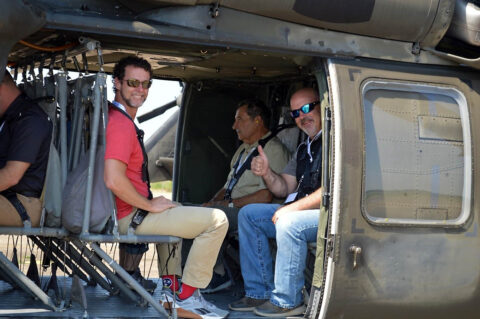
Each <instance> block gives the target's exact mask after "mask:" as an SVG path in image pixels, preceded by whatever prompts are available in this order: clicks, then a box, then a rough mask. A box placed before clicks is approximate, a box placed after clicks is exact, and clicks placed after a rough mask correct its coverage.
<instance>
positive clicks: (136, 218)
mask: <svg viewBox="0 0 480 319" xmlns="http://www.w3.org/2000/svg"><path fill="white" fill-rule="evenodd" d="M147 214H148V212H147V211H146V210H144V209H140V208H138V209H137V211H136V212H135V215H133V218H132V220H131V222H130V226H129V227H128V228H129V233H130V228H132V229H133V231H135V229H137V227H138V225H140V224H141V223H142V222H143V220H144V219H145V217H146V216H147Z"/></svg>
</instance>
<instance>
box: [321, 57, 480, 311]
mask: <svg viewBox="0 0 480 319" xmlns="http://www.w3.org/2000/svg"><path fill="white" fill-rule="evenodd" d="M329 72H330V78H331V87H332V92H333V94H332V96H331V99H332V100H331V101H332V105H333V110H334V115H333V118H334V121H335V123H334V126H335V137H334V141H335V142H334V158H335V176H334V188H333V195H332V196H333V199H332V202H333V204H332V228H331V229H330V230H331V233H332V235H333V236H334V243H335V246H334V251H333V253H332V254H331V256H330V257H329V258H328V259H327V262H328V265H329V267H328V271H327V274H326V286H325V287H326V288H325V289H326V290H325V293H324V304H323V305H322V311H321V317H322V318H356V319H358V318H435V319H441V318H472V317H475V315H476V311H477V309H478V307H477V306H476V301H478V299H479V298H480V288H479V287H480V269H479V267H478V261H479V260H480V237H479V234H478V219H479V209H478V208H479V207H478V206H479V201H478V195H479V194H477V193H478V190H477V188H476V187H475V182H476V181H477V180H479V175H478V174H479V173H478V172H477V171H476V170H475V168H474V165H475V158H476V157H478V156H479V155H480V153H479V151H478V149H477V148H476V147H475V145H477V144H478V142H479V138H480V135H479V133H478V131H479V130H478V127H477V126H478V125H477V123H480V122H479V121H480V112H479V110H478V108H476V106H477V105H479V103H480V94H479V92H480V77H479V76H478V74H476V73H474V72H468V71H465V70H462V69H454V68H435V67H430V68H426V67H418V66H414V65H406V64H386V63H379V62H375V61H369V62H366V61H358V60H356V61H349V62H346V61H340V60H330V61H329ZM368 81H378V82H384V83H385V86H384V89H385V90H388V85H390V83H401V85H407V86H411V89H412V90H416V88H417V87H419V86H420V87H421V86H429V87H430V88H431V90H438V92H444V91H445V90H454V91H456V92H458V94H459V96H463V97H464V98H465V101H464V102H465V103H464V106H465V109H463V111H462V112H463V113H462V112H461V118H462V127H463V128H467V129H464V130H463V136H462V139H463V144H464V145H465V146H463V152H464V154H465V160H464V162H463V163H465V165H467V164H468V163H470V164H471V165H472V166H471V167H470V168H468V167H467V166H465V167H464V168H463V172H464V177H463V178H464V181H465V183H464V184H463V187H465V185H467V186H468V182H471V183H472V185H471V188H470V191H467V190H466V189H465V188H464V189H463V198H462V201H463V204H464V205H463V207H462V214H463V212H466V213H465V214H464V215H462V214H460V215H461V216H463V217H462V218H457V219H454V221H455V222H450V221H449V220H447V221H446V222H445V224H444V225H442V223H441V222H437V220H438V219H441V218H442V217H441V216H443V215H442V214H440V213H439V212H438V211H435V212H433V211H432V209H431V208H429V207H430V206H428V207H425V208H423V209H422V208H420V209H419V210H418V214H419V215H418V216H420V217H418V216H417V218H419V219H420V221H419V222H415V221H409V222H405V221H404V222H403V223H396V222H394V221H391V220H389V219H386V220H383V221H384V222H383V223H378V220H376V219H374V218H372V217H371V216H369V214H368V212H367V211H366V210H365V207H364V204H365V202H364V197H363V196H364V191H365V181H366V175H365V174H368V170H366V167H367V166H368V165H369V164H372V163H369V162H366V159H369V158H371V157H370V155H371V154H369V153H367V152H370V151H371V150H370V149H367V148H366V146H365V141H366V138H369V137H368V136H367V135H366V134H365V127H366V125H367V126H369V125H370V126H371V125H372V123H370V124H368V123H367V124H366V123H365V120H364V118H365V110H366V109H365V105H364V103H366V102H364V101H363V99H364V96H363V94H364V91H362V88H363V87H364V85H365V83H367V82H368ZM392 85H393V84H392ZM408 90H410V89H408ZM408 90H407V91H408ZM425 96H427V94H426V93H425V95H424V98H425ZM431 101H432V102H431V103H430V104H429V105H427V107H426V109H424V113H425V114H424V115H425V116H428V115H429V114H430V115H431V114H432V113H433V112H435V111H438V112H439V114H440V112H443V113H446V111H447V110H446V109H445V110H443V109H442V107H443V105H444V104H442V103H437V102H435V100H431ZM409 103H410V105H413V104H415V103H417V104H418V108H421V107H422V102H421V100H418V101H417V102H416V101H415V100H414V99H411V100H410V101H409ZM412 103H413V104H412ZM445 105H446V104H445ZM386 106H388V104H386ZM390 107H391V109H390V110H389V112H391V113H392V114H393V113H394V114H395V116H398V117H399V120H398V121H396V122H394V123H396V124H395V125H392V126H391V128H390V130H391V131H392V132H396V131H397V130H399V131H400V132H401V131H402V129H404V128H405V126H406V125H410V126H409V127H411V128H412V129H413V134H418V131H419V127H418V122H417V124H416V125H411V124H409V122H408V121H406V118H405V117H404V118H402V116H406V113H405V112H403V111H404V108H403V106H402V105H396V104H395V103H392V104H391V105H390ZM393 108H395V109H393ZM402 112H403V113H402ZM416 121H419V120H418V118H417V120H416ZM449 121H454V120H449ZM384 124H385V123H384V122H375V121H374V122H373V125H378V126H379V127H381V126H382V125H384ZM447 124H448V125H447V126H452V127H453V125H452V123H447ZM469 126H470V129H468V127H469ZM370 128H371V127H370ZM455 130H456V129H454V130H453V131H452V130H450V131H449V132H444V131H445V130H440V131H441V132H442V133H441V134H440V135H445V136H447V137H455V139H457V138H458V136H457V135H456V134H455V133H452V132H454V131H455ZM446 131H448V130H446ZM415 132H417V133H415ZM430 133H431V132H430ZM392 134H393V135H392ZM392 134H390V136H389V137H388V138H389V139H390V138H391V137H392V136H393V137H396V138H397V140H398V141H397V147H402V145H401V144H402V143H403V142H401V140H402V137H404V136H395V134H394V133H392ZM379 138H380V140H381V138H382V136H379ZM385 138H386V139H387V137H386V136H385ZM416 138H417V139H419V138H420V137H419V136H417V137H416ZM381 142H382V143H383V142H385V141H381ZM450 142H452V141H450ZM450 142H449V141H447V142H446V143H447V144H448V143H450ZM438 143H439V141H438V138H437V139H433V140H432V141H431V144H438ZM442 143H443V142H442ZM452 143H458V141H453V142H452ZM469 144H470V145H471V146H470V147H468V145H469ZM419 150H420V151H421V152H420V153H417V155H416V156H417V157H418V159H419V160H421V159H428V161H433V160H434V159H435V157H441V156H442V153H441V152H439V153H436V154H433V153H431V151H430V148H429V147H425V148H419ZM384 156H386V157H387V159H388V157H390V159H391V160H397V159H398V160H399V161H410V160H411V158H410V157H408V156H404V157H400V158H397V156H398V155H397V154H396V150H395V149H392V152H391V154H388V153H387V154H386V155H384ZM439 160H440V161H441V160H443V159H442V158H439ZM428 161H427V162H426V163H425V162H423V163H424V164H425V165H429V164H428ZM398 163H401V162H398ZM419 163H422V162H419ZM422 165H423V164H422ZM462 165H464V164H462ZM386 169H387V170H390V171H391V170H392V168H389V167H387V168H386ZM413 170H414V168H413V167H412V173H413V172H414V171H413ZM428 174H431V176H432V180H435V174H436V171H435V170H431V171H430V172H429V173H428ZM411 176H412V177H411V178H416V177H415V176H416V175H415V174H412V175H411ZM391 178H396V177H391ZM420 180H421V179H419V181H420ZM439 180H440V181H441V179H438V180H436V181H437V182H438V181H439ZM390 182H391V181H390ZM437 184H438V183H437ZM438 185H439V189H441V187H442V186H443V185H441V184H438ZM431 189H432V190H430V193H431V194H430V195H429V196H430V199H431V201H432V202H434V201H435V199H436V197H435V191H434V188H431ZM467 189H468V187H467ZM461 193H462V192H461ZM406 195H407V196H406V197H405V199H404V200H403V201H404V202H403V204H405V205H412V204H414V202H412V201H415V199H414V198H415V197H411V196H410V194H408V193H407V194H406ZM418 196H420V197H418V200H423V199H422V198H421V196H423V195H422V194H421V193H418ZM397 202H398V203H401V202H399V201H397ZM432 202H431V203H432ZM431 203H430V204H431ZM441 206H442V204H441V201H440V200H439V201H438V206H433V207H438V208H439V209H442V207H441ZM433 210H435V209H433ZM429 218H431V219H433V220H434V221H432V220H428V219H429ZM422 221H426V222H425V223H424V224H422V223H420V222H422Z"/></svg>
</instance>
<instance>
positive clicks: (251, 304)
mask: <svg viewBox="0 0 480 319" xmlns="http://www.w3.org/2000/svg"><path fill="white" fill-rule="evenodd" d="M266 301H268V299H253V298H250V297H243V298H242V299H240V300H237V301H234V302H232V303H231V304H229V305H228V308H230V309H231V310H233V311H253V309H255V307H258V306H260V305H262V304H264V303H265V302H266Z"/></svg>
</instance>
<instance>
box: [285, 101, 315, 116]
mask: <svg viewBox="0 0 480 319" xmlns="http://www.w3.org/2000/svg"><path fill="white" fill-rule="evenodd" d="M319 103H320V101H315V102H312V103H308V104H305V105H304V106H302V107H301V108H299V109H296V110H293V111H291V112H290V115H291V116H292V117H293V118H294V119H296V118H297V117H299V116H300V111H302V113H303V114H307V113H310V112H312V111H313V109H314V108H315V105H317V104H319Z"/></svg>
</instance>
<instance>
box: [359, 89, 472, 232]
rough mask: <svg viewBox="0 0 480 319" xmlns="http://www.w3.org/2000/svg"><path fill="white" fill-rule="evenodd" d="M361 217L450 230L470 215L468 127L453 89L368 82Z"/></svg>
mask: <svg viewBox="0 0 480 319" xmlns="http://www.w3.org/2000/svg"><path fill="white" fill-rule="evenodd" d="M362 96H363V108H364V125H365V165H364V173H365V174H364V186H363V194H362V197H363V198H362V201H363V205H362V206H363V213H364V215H365V217H366V218H367V219H369V220H370V221H371V222H373V223H377V224H388V225H391V224H420V225H432V226H448V225H460V224H463V223H464V222H465V221H466V219H467V218H468V216H469V208H470V194H471V173H470V172H471V162H470V158H471V156H470V152H471V147H470V144H471V142H470V127H469V121H468V109H467V104H466V99H465V97H464V96H463V94H462V93H461V92H459V91H458V90H457V89H454V88H448V87H436V86H433V85H424V84H416V83H399V82H390V81H377V80H375V81H368V82H366V83H365V84H364V85H363V90H362Z"/></svg>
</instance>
